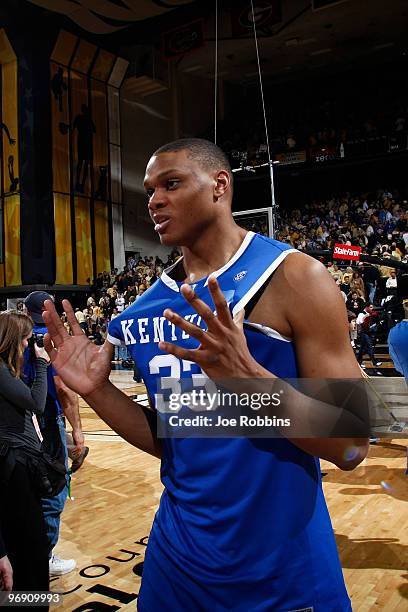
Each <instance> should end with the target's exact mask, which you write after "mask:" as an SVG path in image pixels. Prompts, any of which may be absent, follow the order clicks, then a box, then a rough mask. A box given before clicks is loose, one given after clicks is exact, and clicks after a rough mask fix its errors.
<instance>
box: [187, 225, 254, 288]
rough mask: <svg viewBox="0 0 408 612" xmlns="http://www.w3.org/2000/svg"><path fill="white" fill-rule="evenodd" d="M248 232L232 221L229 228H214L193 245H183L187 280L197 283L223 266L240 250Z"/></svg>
mask: <svg viewBox="0 0 408 612" xmlns="http://www.w3.org/2000/svg"><path fill="white" fill-rule="evenodd" d="M226 230H227V231H226ZM246 234H247V231H246V230H244V229H242V228H241V227H239V226H238V225H236V224H235V223H234V222H232V223H231V225H230V226H229V227H228V228H225V227H223V228H218V229H217V230H214V228H212V230H211V234H210V235H209V236H204V235H203V236H201V237H200V238H199V239H198V240H196V241H195V242H194V244H193V245H191V246H188V247H183V248H182V251H183V256H184V257H183V267H184V271H185V281H186V282H187V283H195V282H197V281H198V280H200V279H201V278H205V277H206V276H208V275H209V274H211V272H214V271H215V270H219V268H222V266H224V265H225V264H226V263H227V262H228V261H229V260H230V259H231V258H232V257H233V256H234V255H235V253H236V252H237V251H238V249H239V247H240V246H241V244H242V241H243V240H244V238H245V235H246Z"/></svg>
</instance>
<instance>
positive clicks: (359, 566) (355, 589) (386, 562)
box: [51, 370, 408, 612]
mask: <svg viewBox="0 0 408 612" xmlns="http://www.w3.org/2000/svg"><path fill="white" fill-rule="evenodd" d="M132 375H133V372H132V371H125V370H122V371H113V372H112V374H111V380H112V381H113V382H114V383H115V384H116V385H117V386H119V387H120V388H121V389H123V390H124V391H125V392H126V393H127V394H129V395H132V396H138V398H139V399H141V400H142V401H143V398H144V397H145V396H144V395H143V394H144V386H143V385H138V384H135V383H134V382H133V380H132ZM386 382H387V388H386V390H385V392H386V393H388V400H390V398H391V400H392V399H393V398H394V401H395V402H396V404H398V405H399V410H400V412H401V411H402V412H403V410H404V409H405V408H401V406H405V407H408V401H407V400H408V394H407V387H406V385H405V381H404V379H403V378H393V377H387V380H386ZM80 402H81V415H82V423H83V429H84V431H85V432H86V434H85V435H86V444H87V445H88V446H89V447H90V452H89V455H88V458H87V459H86V461H85V463H84V465H83V467H82V468H81V469H80V470H79V471H78V472H77V473H76V474H74V476H73V479H72V491H71V494H72V497H73V499H72V500H68V501H67V505H66V509H65V511H64V513H63V517H62V531H61V537H60V542H59V545H58V548H57V551H56V552H57V553H58V554H60V556H62V557H64V558H71V557H72V558H74V559H76V561H77V564H78V566H77V569H76V570H75V571H73V572H72V573H71V574H68V575H66V576H61V577H56V578H53V579H52V580H51V590H55V591H63V592H64V593H66V595H65V596H64V601H63V603H62V604H61V605H60V606H58V607H57V609H63V610H67V611H70V612H71V611H79V610H96V611H98V612H102V611H103V610H119V609H120V610H136V605H137V594H138V591H139V587H140V581H141V573H142V568H143V558H144V552H145V549H146V543H147V539H148V536H149V531H150V527H151V524H152V521H153V517H154V513H155V510H156V508H157V505H158V502H159V498H160V494H161V491H162V486H161V483H160V479H159V466H160V463H159V460H158V459H155V458H153V457H151V456H149V455H147V454H145V453H143V452H141V451H138V450H137V449H135V448H133V447H132V446H130V445H129V444H127V443H126V442H124V441H123V440H122V439H121V438H120V437H119V436H118V435H116V434H115V433H114V432H112V431H111V430H110V429H109V427H108V426H107V425H106V424H105V423H103V422H102V421H101V420H100V419H99V417H98V416H97V415H96V414H95V413H94V412H93V411H92V410H91V409H90V408H89V407H87V406H86V404H85V402H84V401H83V400H82V399H81V398H80ZM396 407H397V409H398V406H396ZM402 412H401V414H400V415H399V417H400V416H402ZM407 444H408V440H406V439H397V438H396V439H386V440H385V439H384V440H380V441H379V442H378V444H377V445H372V446H370V451H369V455H368V457H367V459H365V461H364V462H363V463H362V464H361V465H360V466H359V467H358V468H357V469H355V470H354V471H352V472H343V471H341V470H339V469H337V468H336V467H334V466H333V465H332V464H329V463H327V462H324V461H322V471H323V473H324V474H325V476H324V478H323V486H324V491H325V495H326V499H327V503H328V506H329V511H330V514H331V517H332V522H333V527H334V530H335V534H336V539H337V545H338V548H339V552H340V558H341V563H342V567H343V571H344V576H345V580H346V584H347V588H348V592H349V594H350V596H351V599H352V604H353V610H354V611H355V612H356V611H357V612H368V611H370V610H382V611H386V612H397V611H398V612H407V610H408V475H406V468H407ZM91 602H92V603H91ZM84 604H86V605H84ZM169 612H171V610H170V611H169ZM186 612H194V611H192V610H189V611H186ZM248 612H250V611H248Z"/></svg>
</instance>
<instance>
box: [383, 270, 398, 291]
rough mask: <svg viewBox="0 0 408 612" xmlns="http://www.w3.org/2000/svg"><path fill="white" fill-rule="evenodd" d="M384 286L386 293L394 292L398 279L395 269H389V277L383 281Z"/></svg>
mask: <svg viewBox="0 0 408 612" xmlns="http://www.w3.org/2000/svg"><path fill="white" fill-rule="evenodd" d="M385 288H386V289H387V293H396V292H397V288H398V280H397V274H396V272H395V270H391V272H390V277H389V278H388V279H387V282H386V283H385Z"/></svg>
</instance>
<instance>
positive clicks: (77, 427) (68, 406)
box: [58, 391, 82, 431]
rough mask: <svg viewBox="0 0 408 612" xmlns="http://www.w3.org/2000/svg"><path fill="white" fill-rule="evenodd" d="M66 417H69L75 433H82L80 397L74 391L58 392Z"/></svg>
mask: <svg viewBox="0 0 408 612" xmlns="http://www.w3.org/2000/svg"><path fill="white" fill-rule="evenodd" d="M58 399H59V400H60V403H61V406H62V410H63V412H64V415H65V416H66V417H67V419H68V422H69V423H70V425H71V427H72V429H73V431H82V423H81V416H80V414H79V402H78V396H77V395H76V393H74V392H73V391H69V392H67V391H63V392H58Z"/></svg>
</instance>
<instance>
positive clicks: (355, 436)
mask: <svg viewBox="0 0 408 612" xmlns="http://www.w3.org/2000/svg"><path fill="white" fill-rule="evenodd" d="M231 383H232V384H231ZM363 385H364V383H363V380H361V379H356V380H348V381H342V380H338V381H337V380H330V381H326V383H325V384H323V381H321V380H318V379H308V380H305V381H304V384H303V385H300V387H299V389H296V388H294V387H293V386H292V385H291V384H290V383H289V382H287V381H286V380H284V379H279V378H276V377H274V376H273V374H271V373H270V372H268V371H267V370H265V369H263V370H262V372H260V376H259V378H257V379H241V380H236V381H233V380H232V381H228V382H227V383H226V384H225V385H221V386H228V387H229V389H230V390H231V391H232V390H233V391H235V392H238V393H241V394H242V393H245V394H248V395H250V396H252V398H255V397H257V398H259V397H260V396H261V395H264V396H265V398H266V399H268V398H274V402H272V403H271V402H269V403H268V402H266V403H265V404H263V405H262V406H261V407H259V406H258V407H257V411H259V412H258V414H261V415H265V416H269V417H276V418H277V419H280V420H282V421H285V426H281V427H280V426H278V427H276V429H277V430H278V431H279V433H280V434H281V435H282V436H284V437H286V438H288V439H289V440H290V441H291V442H292V443H293V444H294V445H295V446H297V447H298V448H301V449H302V450H303V451H305V452H307V453H309V454H310V455H314V456H316V457H320V458H322V459H326V460H328V461H331V462H332V463H334V464H335V465H337V466H338V467H339V468H341V469H343V470H351V469H354V468H355V467H356V466H357V465H358V464H359V463H361V461H362V460H363V459H364V458H365V456H366V455H367V450H368V438H367V435H368V431H369V410H368V405H367V397H366V390H365V388H364V387H363ZM251 401H252V400H251ZM250 406H251V404H250Z"/></svg>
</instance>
